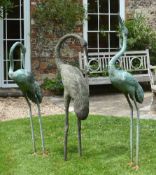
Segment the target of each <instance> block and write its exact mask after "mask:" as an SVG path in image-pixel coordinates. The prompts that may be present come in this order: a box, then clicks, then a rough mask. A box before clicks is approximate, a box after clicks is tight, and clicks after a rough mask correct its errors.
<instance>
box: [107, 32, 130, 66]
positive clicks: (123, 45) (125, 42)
mask: <svg viewBox="0 0 156 175" xmlns="http://www.w3.org/2000/svg"><path fill="white" fill-rule="evenodd" d="M122 37H123V41H122V47H121V49H120V50H119V52H117V53H116V54H115V55H114V56H113V57H112V59H111V61H110V62H109V66H108V68H109V69H111V68H115V63H116V61H117V60H118V59H121V56H122V55H123V54H124V52H125V50H126V46H127V35H125V34H124V33H123V34H122Z"/></svg>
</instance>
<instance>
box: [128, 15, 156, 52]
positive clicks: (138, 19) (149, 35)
mask: <svg viewBox="0 0 156 175" xmlns="http://www.w3.org/2000/svg"><path fill="white" fill-rule="evenodd" d="M125 24H126V27H127V28H128V43H127V46H128V49H129V50H140V49H150V50H151V51H153V50H155V49H156V33H155V32H154V31H153V30H152V28H151V27H150V26H149V25H148V24H147V21H146V18H145V17H144V16H143V15H142V14H136V15H134V18H133V19H131V20H127V21H126V23H125Z"/></svg>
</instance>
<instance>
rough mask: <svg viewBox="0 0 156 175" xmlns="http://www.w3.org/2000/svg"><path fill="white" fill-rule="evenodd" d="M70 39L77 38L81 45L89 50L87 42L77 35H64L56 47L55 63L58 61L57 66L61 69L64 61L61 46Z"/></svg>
mask: <svg viewBox="0 0 156 175" xmlns="http://www.w3.org/2000/svg"><path fill="white" fill-rule="evenodd" d="M68 38H76V39H78V40H79V41H80V44H81V46H82V47H84V48H87V42H86V41H85V40H84V39H83V38H82V37H81V36H80V35H78V34H75V33H70V34H66V35H64V36H63V37H62V38H60V39H59V41H58V43H57V45H56V47H55V61H56V65H57V67H58V68H59V66H60V64H62V63H63V62H62V60H61V54H60V49H61V46H62V44H63V42H65V41H66V40H67V39H68Z"/></svg>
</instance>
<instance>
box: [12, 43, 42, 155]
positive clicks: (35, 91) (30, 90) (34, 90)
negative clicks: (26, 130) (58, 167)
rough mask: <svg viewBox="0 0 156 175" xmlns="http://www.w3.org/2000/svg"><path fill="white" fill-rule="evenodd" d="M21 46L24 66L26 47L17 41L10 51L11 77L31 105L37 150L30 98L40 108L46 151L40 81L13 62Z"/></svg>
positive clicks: (39, 115) (30, 113) (32, 129)
mask: <svg viewBox="0 0 156 175" xmlns="http://www.w3.org/2000/svg"><path fill="white" fill-rule="evenodd" d="M18 46H19V47H20V49H21V59H22V60H21V61H22V64H23V67H24V59H25V52H26V50H25V47H24V46H23V44H22V43H20V42H16V43H14V44H13V45H12V47H11V49H10V53H9V59H10V68H9V77H10V78H11V79H12V80H14V82H15V83H16V84H17V85H18V86H19V89H20V90H21V91H22V92H23V95H24V97H25V99H26V101H27V104H28V106H29V115H30V124H31V131H32V141H33V150H34V153H35V152H36V145H35V138H34V127H33V121H32V111H31V103H30V101H29V100H31V101H32V102H34V103H35V104H36V105H37V108H38V117H39V123H40V134H41V140H42V151H43V152H44V151H45V147H44V136H43V131H42V122H41V114H40V103H41V102H42V93H41V89H40V87H39V85H38V83H37V82H36V81H35V79H34V76H33V74H32V73H31V72H28V71H27V70H25V69H24V68H21V69H18V70H16V71H14V63H13V53H14V50H15V48H16V47H18Z"/></svg>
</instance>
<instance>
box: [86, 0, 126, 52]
mask: <svg viewBox="0 0 156 175" xmlns="http://www.w3.org/2000/svg"><path fill="white" fill-rule="evenodd" d="M83 6H84V8H85V11H86V14H85V16H86V18H87V17H88V12H87V6H88V0H83ZM96 14H97V15H99V14H100V13H98V12H97V13H96ZM108 14H109V15H111V13H109V12H108ZM119 14H120V16H121V18H122V19H123V20H125V0H119ZM109 24H110V18H109ZM110 31H111V30H110V29H108V32H110ZM95 32H96V31H95ZM98 32H99V31H98ZM83 37H84V39H85V40H86V41H87V42H88V21H87V20H84V22H83ZM98 43H99V40H98ZM109 43H110V42H109ZM96 49H97V50H98V52H99V46H98V47H97V48H96ZM108 51H109V52H110V45H109V47H108Z"/></svg>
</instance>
